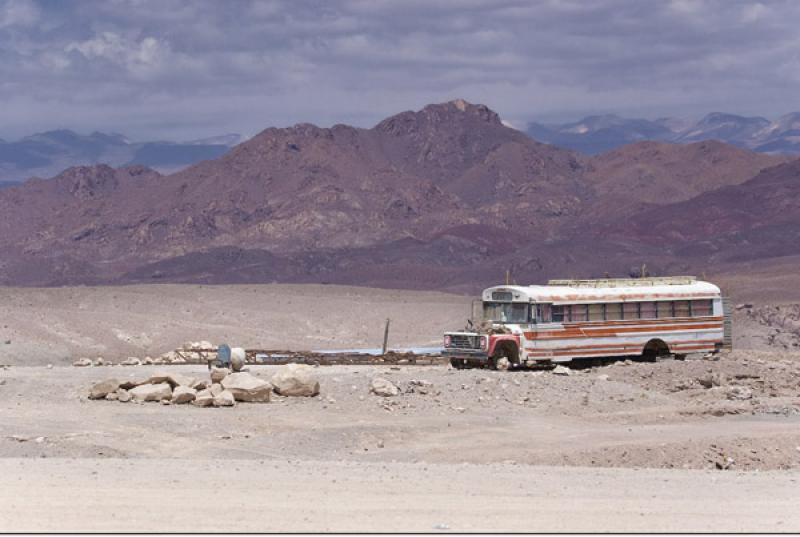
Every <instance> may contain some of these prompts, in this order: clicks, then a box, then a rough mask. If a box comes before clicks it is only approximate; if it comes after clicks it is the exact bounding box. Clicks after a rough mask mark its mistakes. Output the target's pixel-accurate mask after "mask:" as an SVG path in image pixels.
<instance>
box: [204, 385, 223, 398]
mask: <svg viewBox="0 0 800 537" xmlns="http://www.w3.org/2000/svg"><path fill="white" fill-rule="evenodd" d="M224 389H225V388H223V387H222V385H221V384H212V385H211V387H210V388H209V389H208V391H209V392H211V395H213V396H214V397H216V396H218V395H219V394H221V393H222V391H223V390H224Z"/></svg>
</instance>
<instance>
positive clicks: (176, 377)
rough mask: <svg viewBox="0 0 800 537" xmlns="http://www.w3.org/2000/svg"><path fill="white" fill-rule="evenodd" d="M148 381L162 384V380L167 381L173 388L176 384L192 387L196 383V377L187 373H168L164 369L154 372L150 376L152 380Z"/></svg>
mask: <svg viewBox="0 0 800 537" xmlns="http://www.w3.org/2000/svg"><path fill="white" fill-rule="evenodd" d="M147 382H149V383H150V384H161V383H162V382H166V383H167V384H169V385H170V386H171V387H172V388H175V387H176V386H186V387H191V386H192V384H193V383H194V379H193V378H191V377H187V376H186V375H181V374H180V373H166V372H164V371H160V372H158V373H155V374H153V375H152V376H151V377H150V380H148V381H147Z"/></svg>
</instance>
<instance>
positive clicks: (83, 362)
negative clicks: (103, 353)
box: [72, 358, 92, 367]
mask: <svg viewBox="0 0 800 537" xmlns="http://www.w3.org/2000/svg"><path fill="white" fill-rule="evenodd" d="M72 365H74V366H75V367H91V365H92V361H91V360H90V359H88V358H81V359H80V360H75V361H74V362H72Z"/></svg>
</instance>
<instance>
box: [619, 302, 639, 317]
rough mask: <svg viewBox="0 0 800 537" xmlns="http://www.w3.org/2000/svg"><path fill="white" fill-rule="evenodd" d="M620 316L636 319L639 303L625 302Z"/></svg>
mask: <svg viewBox="0 0 800 537" xmlns="http://www.w3.org/2000/svg"><path fill="white" fill-rule="evenodd" d="M622 318H623V319H638V318H639V303H638V302H625V303H624V304H623V305H622Z"/></svg>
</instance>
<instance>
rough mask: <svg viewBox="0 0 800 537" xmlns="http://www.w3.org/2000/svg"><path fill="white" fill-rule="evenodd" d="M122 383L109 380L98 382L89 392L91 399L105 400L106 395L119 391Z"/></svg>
mask: <svg viewBox="0 0 800 537" xmlns="http://www.w3.org/2000/svg"><path fill="white" fill-rule="evenodd" d="M119 384H120V382H119V381H118V380H117V379H108V380H104V381H102V382H98V383H97V384H95V385H94V386H92V387H91V389H90V390H89V399H103V398H104V397H105V396H106V395H108V394H110V393H113V392H115V391H117V390H118V389H119Z"/></svg>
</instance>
